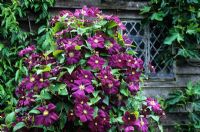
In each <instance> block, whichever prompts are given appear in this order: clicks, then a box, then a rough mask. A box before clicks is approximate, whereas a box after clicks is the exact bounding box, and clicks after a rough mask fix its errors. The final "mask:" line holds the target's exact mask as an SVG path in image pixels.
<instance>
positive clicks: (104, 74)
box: [97, 66, 114, 84]
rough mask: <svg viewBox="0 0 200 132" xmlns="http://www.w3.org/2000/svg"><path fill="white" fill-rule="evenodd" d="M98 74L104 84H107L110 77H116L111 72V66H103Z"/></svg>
mask: <svg viewBox="0 0 200 132" xmlns="http://www.w3.org/2000/svg"><path fill="white" fill-rule="evenodd" d="M97 76H98V78H99V79H100V80H101V83H102V84H105V83H106V81H107V80H108V79H109V80H112V79H114V77H113V75H112V74H111V68H110V67H109V66H107V67H105V68H103V69H102V70H101V71H100V73H99V74H97Z"/></svg>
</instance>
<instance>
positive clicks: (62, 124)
mask: <svg viewBox="0 0 200 132" xmlns="http://www.w3.org/2000/svg"><path fill="white" fill-rule="evenodd" d="M66 122H67V118H66V115H65V114H63V113H62V115H61V116H60V122H59V124H60V130H62V129H63V128H64V127H65V125H66Z"/></svg>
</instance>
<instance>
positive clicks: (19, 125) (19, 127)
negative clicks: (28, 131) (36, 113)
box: [13, 122, 26, 132]
mask: <svg viewBox="0 0 200 132" xmlns="http://www.w3.org/2000/svg"><path fill="white" fill-rule="evenodd" d="M25 126H26V125H25V123H24V122H18V123H17V124H16V125H15V126H14V128H13V131H14V132H16V131H17V130H19V129H21V128H23V127H25Z"/></svg>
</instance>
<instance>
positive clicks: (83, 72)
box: [76, 69, 94, 80]
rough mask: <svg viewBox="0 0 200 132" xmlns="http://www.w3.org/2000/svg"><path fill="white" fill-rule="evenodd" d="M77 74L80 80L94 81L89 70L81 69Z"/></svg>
mask: <svg viewBox="0 0 200 132" xmlns="http://www.w3.org/2000/svg"><path fill="white" fill-rule="evenodd" d="M76 74H77V78H78V79H87V80H92V79H93V78H94V76H93V74H92V73H91V72H90V71H89V70H83V69H80V70H78V71H77V72H76Z"/></svg>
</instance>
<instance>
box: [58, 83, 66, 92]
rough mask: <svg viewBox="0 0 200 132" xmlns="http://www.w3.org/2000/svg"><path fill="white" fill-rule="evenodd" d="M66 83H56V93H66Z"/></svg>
mask: <svg viewBox="0 0 200 132" xmlns="http://www.w3.org/2000/svg"><path fill="white" fill-rule="evenodd" d="M66 87H67V86H66V84H59V85H58V94H59V95H68V92H67V89H66Z"/></svg>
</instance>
